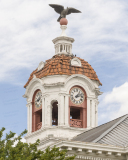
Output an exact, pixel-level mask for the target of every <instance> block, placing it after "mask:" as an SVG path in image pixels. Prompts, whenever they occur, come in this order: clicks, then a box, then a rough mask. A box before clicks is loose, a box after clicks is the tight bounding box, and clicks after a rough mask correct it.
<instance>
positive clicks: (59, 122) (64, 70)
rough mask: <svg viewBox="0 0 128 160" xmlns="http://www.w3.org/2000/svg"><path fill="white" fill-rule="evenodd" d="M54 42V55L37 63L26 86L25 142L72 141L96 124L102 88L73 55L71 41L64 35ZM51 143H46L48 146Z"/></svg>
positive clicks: (64, 21) (64, 23)
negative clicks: (26, 129)
mask: <svg viewBox="0 0 128 160" xmlns="http://www.w3.org/2000/svg"><path fill="white" fill-rule="evenodd" d="M67 23H68V22H67V19H66V18H62V19H61V20H60V27H61V29H62V33H61V35H60V36H58V37H56V38H55V39H53V43H54V47H55V55H53V57H52V58H51V59H48V60H47V61H45V62H43V61H41V62H40V63H39V66H38V67H37V68H36V70H34V71H33V72H32V73H31V75H30V77H29V79H28V81H27V83H26V84H25V86H24V87H25V89H26V92H25V94H24V97H25V98H26V99H27V111H28V113H27V115H28V120H27V124H28V133H27V136H26V140H27V142H31V143H32V142H35V140H36V139H41V141H42V145H43V141H44V140H45V139H46V138H47V137H55V139H56V138H58V139H69V140H70V139H72V138H73V137H74V136H76V135H78V134H80V133H83V132H84V131H87V130H89V129H91V128H93V127H96V126H97V125H98V124H97V123H98V122H97V121H98V120H97V118H98V114H97V112H98V96H99V95H100V94H101V92H100V89H99V86H100V85H102V84H101V82H100V80H99V79H98V77H97V75H96V72H95V71H94V69H93V68H92V67H91V65H90V64H89V63H88V62H87V61H85V60H84V59H81V58H79V57H76V56H74V55H73V54H72V43H73V42H74V39H73V38H71V37H68V36H67V35H66V33H65V30H66V28H67ZM52 143H53V142H52V141H51V142H49V145H50V144H52Z"/></svg>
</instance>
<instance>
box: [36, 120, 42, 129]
mask: <svg viewBox="0 0 128 160" xmlns="http://www.w3.org/2000/svg"><path fill="white" fill-rule="evenodd" d="M41 127H42V122H40V123H38V124H37V130H39V129H40V128H41Z"/></svg>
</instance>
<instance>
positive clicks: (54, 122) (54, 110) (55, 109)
mask: <svg viewBox="0 0 128 160" xmlns="http://www.w3.org/2000/svg"><path fill="white" fill-rule="evenodd" d="M52 126H58V102H57V101H55V102H53V103H52Z"/></svg>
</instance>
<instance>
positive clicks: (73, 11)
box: [67, 7, 81, 15]
mask: <svg viewBox="0 0 128 160" xmlns="http://www.w3.org/2000/svg"><path fill="white" fill-rule="evenodd" d="M71 13H81V11H79V10H77V9H75V8H71V7H70V8H68V13H67V15H68V14H71Z"/></svg>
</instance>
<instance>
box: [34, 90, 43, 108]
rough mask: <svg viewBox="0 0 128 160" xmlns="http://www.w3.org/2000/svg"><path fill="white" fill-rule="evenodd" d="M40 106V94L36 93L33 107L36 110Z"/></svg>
mask: <svg viewBox="0 0 128 160" xmlns="http://www.w3.org/2000/svg"><path fill="white" fill-rule="evenodd" d="M41 105H42V93H41V91H38V92H37V93H36V96H35V107H36V108H37V109H38V108H40V107H41Z"/></svg>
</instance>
